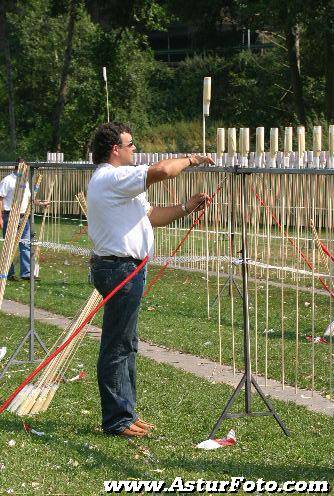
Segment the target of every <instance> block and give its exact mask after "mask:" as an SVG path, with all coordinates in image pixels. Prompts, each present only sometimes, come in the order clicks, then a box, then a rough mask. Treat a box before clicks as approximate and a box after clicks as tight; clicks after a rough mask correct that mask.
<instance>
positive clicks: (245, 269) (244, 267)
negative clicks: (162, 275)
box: [241, 174, 252, 413]
mask: <svg viewBox="0 0 334 496" xmlns="http://www.w3.org/2000/svg"><path fill="white" fill-rule="evenodd" d="M241 237H242V248H241V251H242V295H243V297H242V304H243V320H244V363H245V379H246V381H245V410H246V413H250V412H251V380H252V376H251V374H252V372H251V361H250V342H249V303H248V267H247V184H246V174H243V175H242V176H241Z"/></svg>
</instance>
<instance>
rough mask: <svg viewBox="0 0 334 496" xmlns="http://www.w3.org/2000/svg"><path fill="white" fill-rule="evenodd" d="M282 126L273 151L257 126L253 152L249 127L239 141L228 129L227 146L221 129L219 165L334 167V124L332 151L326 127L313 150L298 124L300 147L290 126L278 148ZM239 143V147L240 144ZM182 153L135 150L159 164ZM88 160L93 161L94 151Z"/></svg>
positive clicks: (142, 159) (56, 158) (57, 156)
mask: <svg viewBox="0 0 334 496" xmlns="http://www.w3.org/2000/svg"><path fill="white" fill-rule="evenodd" d="M278 133H279V129H278V128H276V127H274V128H271V129H270V145H269V151H265V145H264V143H265V140H264V135H265V129H264V127H257V128H256V135H255V136H256V143H255V152H250V139H249V128H240V130H239V140H237V129H236V128H234V127H233V128H228V129H227V149H226V139H225V135H226V132H225V128H218V129H217V146H216V152H215V153H211V154H208V155H211V156H212V158H213V160H214V162H215V164H216V165H217V166H221V167H229V166H234V165H240V166H242V167H278V168H307V167H308V168H310V167H312V168H334V125H330V126H329V129H328V150H327V151H325V150H322V127H321V126H314V128H313V150H310V151H307V150H306V147H305V127H304V126H298V127H297V142H298V150H297V151H293V142H292V137H293V128H292V127H286V128H285V132H284V150H283V151H279V149H278ZM238 144H239V147H238V146H237V145H238ZM183 155H184V154H180V153H135V154H134V161H135V164H137V165H139V164H143V163H155V162H157V161H159V160H163V159H166V158H176V157H180V156H183ZM47 161H48V162H51V163H52V162H56V163H60V162H64V154H63V153H50V152H48V154H47ZM88 163H92V157H91V154H90V157H89V161H88Z"/></svg>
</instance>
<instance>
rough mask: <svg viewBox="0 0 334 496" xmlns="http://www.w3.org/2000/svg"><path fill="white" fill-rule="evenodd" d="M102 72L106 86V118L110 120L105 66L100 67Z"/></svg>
mask: <svg viewBox="0 0 334 496" xmlns="http://www.w3.org/2000/svg"><path fill="white" fill-rule="evenodd" d="M102 74H103V79H104V82H105V87H106V97H107V120H108V122H110V117H109V95H108V79H107V68H106V67H102Z"/></svg>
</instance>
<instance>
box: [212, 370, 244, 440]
mask: <svg viewBox="0 0 334 496" xmlns="http://www.w3.org/2000/svg"><path fill="white" fill-rule="evenodd" d="M245 381H246V374H244V375H243V376H242V379H241V381H240V382H239V384H238V385H237V387H236V389H235V390H234V392H233V394H232V396H231V397H230V398H229V400H228V402H227V403H226V405H225V407H224V410H223V411H222V413H221V416H220V417H219V419H218V420H217V422H216V424H215V426H214V428H213V429H212V431H211V433H210V436H209V439H213V438H214V436H215V434H216V432H217V431H218V429H219V427H220V426H221V424H222V422H223V420H224V418H225V415H226V413H227V412H228V410H229V409H230V408H231V406H232V405H233V403H234V402H235V400H236V399H237V397H238V395H239V393H240V391H241V389H242V387H243V385H244V384H245Z"/></svg>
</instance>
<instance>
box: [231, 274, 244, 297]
mask: <svg viewBox="0 0 334 496" xmlns="http://www.w3.org/2000/svg"><path fill="white" fill-rule="evenodd" d="M232 282H233V284H234V286H235V287H236V289H237V291H238V293H239V296H240V298H241V299H242V298H243V296H242V293H241V291H240V288H239V286H238V284H237V283H236V281H235V279H234V278H233V279H232Z"/></svg>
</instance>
